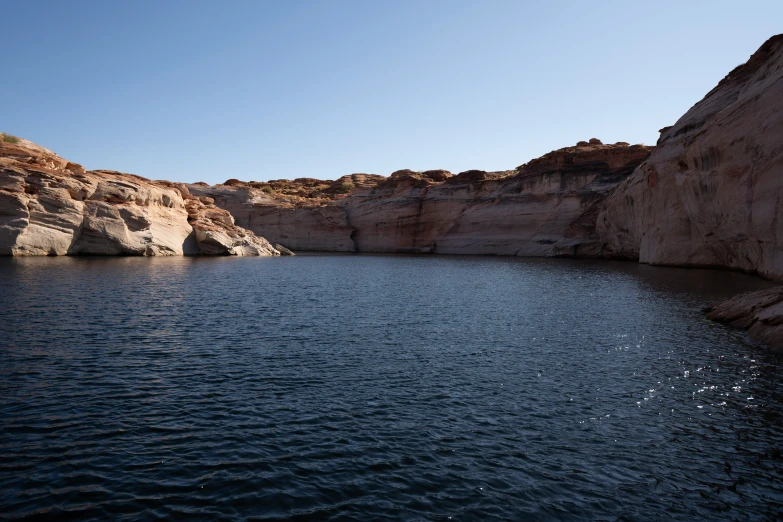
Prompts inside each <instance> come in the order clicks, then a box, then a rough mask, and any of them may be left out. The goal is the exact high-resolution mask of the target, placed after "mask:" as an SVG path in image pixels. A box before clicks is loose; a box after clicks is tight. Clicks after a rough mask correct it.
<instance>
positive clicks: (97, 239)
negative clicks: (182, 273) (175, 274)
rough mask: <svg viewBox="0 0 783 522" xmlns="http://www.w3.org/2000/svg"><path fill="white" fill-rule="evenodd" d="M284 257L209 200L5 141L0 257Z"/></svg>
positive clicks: (1, 145)
mask: <svg viewBox="0 0 783 522" xmlns="http://www.w3.org/2000/svg"><path fill="white" fill-rule="evenodd" d="M199 253H201V254H226V255H278V254H279V253H278V252H277V250H275V249H274V248H273V247H272V246H271V245H270V244H269V243H268V242H267V241H266V240H265V239H263V238H261V237H256V236H255V234H253V233H252V232H249V231H246V230H244V229H242V228H240V227H237V226H236V225H235V224H234V221H233V218H232V216H231V215H230V214H229V213H228V212H227V211H225V210H222V209H219V208H217V207H215V205H214V204H213V202H212V201H211V200H210V199H209V198H201V199H199V198H197V197H195V196H192V195H190V194H189V193H188V192H187V189H186V188H185V187H184V186H180V185H176V184H171V183H167V182H154V181H150V180H147V179H144V178H141V177H139V176H134V175H132V174H121V173H119V172H113V171H90V172H88V171H85V169H84V168H83V167H82V166H81V165H78V164H75V163H72V162H69V161H67V160H65V159H63V158H60V157H59V156H57V155H56V154H54V153H53V152H51V151H49V150H47V149H44V148H43V147H40V146H38V145H35V144H34V143H31V142H29V141H27V140H14V141H13V142H12V143H9V142H5V141H0V255H79V254H93V255H118V254H123V255H195V254H199Z"/></svg>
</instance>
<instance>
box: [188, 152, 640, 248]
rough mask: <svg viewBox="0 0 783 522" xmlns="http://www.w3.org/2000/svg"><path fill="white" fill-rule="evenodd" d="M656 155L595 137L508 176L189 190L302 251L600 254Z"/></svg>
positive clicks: (437, 173)
mask: <svg viewBox="0 0 783 522" xmlns="http://www.w3.org/2000/svg"><path fill="white" fill-rule="evenodd" d="M651 150H652V149H651V147H645V146H642V145H633V146H631V145H628V144H627V143H617V144H613V145H604V144H602V143H601V142H600V141H599V140H597V139H593V140H591V141H590V142H580V143H579V144H577V145H576V146H574V147H566V148H563V149H560V150H557V151H554V152H551V153H549V154H547V155H545V156H543V157H541V158H538V159H535V160H532V161H531V162H529V163H527V164H525V165H522V166H520V167H517V168H516V169H515V170H510V171H503V172H484V171H478V170H472V171H467V172H462V173H460V174H458V175H452V174H451V173H449V172H447V171H443V170H434V171H426V172H414V171H410V170H401V171H397V172H395V173H393V174H392V175H391V176H390V177H389V178H384V177H382V176H373V175H367V174H354V175H351V176H346V177H343V178H341V179H340V180H337V181H334V182H321V183H323V186H322V188H320V189H319V190H313V187H312V186H313V185H314V183H311V182H312V181H315V180H306V179H304V180H294V181H291V182H284V181H282V180H278V181H277V182H270V184H258V183H241V182H239V181H237V180H229V181H228V182H226V183H225V184H223V185H218V186H216V187H209V186H206V185H203V184H196V185H189V186H188V190H189V191H190V192H191V193H193V194H196V195H200V196H207V197H211V198H214V199H215V201H216V203H217V204H218V206H220V207H222V208H225V209H227V210H229V211H230V212H231V213H232V214H233V215H234V217H235V218H236V220H237V223H238V224H239V225H241V226H243V227H245V228H248V229H250V230H253V231H254V232H255V233H256V234H260V235H264V237H267V238H268V239H269V240H270V241H272V242H273V243H280V244H282V245H285V246H286V247H288V248H290V249H292V250H294V251H296V250H322V251H343V252H416V253H442V254H497V255H524V256H551V255H569V256H572V255H599V254H600V251H601V245H600V243H599V242H597V239H598V238H597V236H596V235H595V216H596V215H597V213H598V209H599V205H600V203H601V202H602V201H603V199H604V198H605V197H606V196H607V195H608V194H609V193H610V192H611V191H612V190H613V189H614V188H615V187H616V186H617V184H618V183H620V182H621V181H622V180H623V179H625V178H626V177H627V176H628V175H630V174H631V172H632V171H633V170H634V168H635V167H637V166H638V165H639V164H640V163H642V162H643V161H644V160H645V159H646V158H647V157H648V156H649V154H650V151H651ZM274 186H276V188H273V187H274ZM339 187H348V188H347V190H345V191H343V192H347V193H342V192H341V191H340V190H339ZM330 191H331V192H330Z"/></svg>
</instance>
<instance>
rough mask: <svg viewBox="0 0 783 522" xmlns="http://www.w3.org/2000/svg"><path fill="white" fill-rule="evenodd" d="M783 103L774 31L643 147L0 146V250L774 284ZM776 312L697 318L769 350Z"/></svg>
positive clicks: (781, 262) (781, 55) (781, 330)
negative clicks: (327, 153)
mask: <svg viewBox="0 0 783 522" xmlns="http://www.w3.org/2000/svg"><path fill="white" fill-rule="evenodd" d="M782 109H783V35H778V36H774V37H772V38H771V39H769V40H768V41H767V42H765V43H764V44H763V45H762V46H761V48H760V49H759V50H758V51H757V52H756V53H754V54H753V56H751V58H750V59H749V60H748V62H747V63H745V64H743V65H740V66H739V67H737V68H735V69H734V70H733V71H731V72H730V73H729V74H728V76H726V78H724V79H723V80H722V81H721V82H720V83H719V84H718V85H717V86H716V87H715V88H714V89H713V90H712V91H710V92H709V93H708V94H707V95H706V96H705V98H704V99H703V100H701V101H700V102H699V103H697V104H696V105H694V106H693V107H692V108H691V109H690V110H689V111H688V112H687V113H686V114H685V115H684V116H682V117H681V118H680V119H679V120H678V121H677V122H676V123H675V124H674V125H673V126H671V127H667V128H665V129H662V131H661V136H660V139H659V140H658V143H657V146H656V147H654V148H653V147H647V146H643V145H629V144H628V143H615V144H603V143H601V142H600V141H599V140H597V139H591V140H589V141H585V142H579V143H578V144H576V145H575V146H573V147H566V148H563V149H559V150H556V151H553V152H550V153H549V154H546V155H544V156H542V157H540V158H537V159H534V160H531V161H529V162H528V163H527V164H524V165H521V166H519V167H517V168H516V169H513V170H508V171H502V172H484V171H480V170H470V171H466V172H462V173H459V174H456V175H453V174H451V173H450V172H448V171H444V170H431V171H425V172H415V171H412V170H400V171H397V172H394V173H393V174H392V175H391V176H389V177H384V176H379V175H373V174H352V175H349V176H344V177H342V178H340V179H339V180H336V181H323V180H318V179H312V178H299V179H296V180H293V181H289V180H275V181H270V182H263V183H258V182H252V181H251V182H241V181H239V180H236V179H231V180H228V181H226V182H225V183H223V184H221V185H216V186H209V185H207V184H205V183H194V184H187V185H185V184H178V183H170V182H165V181H150V180H147V179H144V178H141V177H138V176H134V175H131V174H121V173H117V172H112V171H89V172H87V171H85V170H84V169H83V168H82V167H81V166H79V165H76V164H74V163H70V162H68V161H66V160H64V159H62V158H60V157H59V156H57V155H55V154H54V153H52V152H50V151H48V150H46V149H43V148H42V147H39V146H37V145H35V144H33V143H30V142H28V141H25V140H20V141H19V142H18V143H2V142H0V254H5V255H63V254H69V255H71V254H131V255H192V254H211V255H215V254H223V255H278V254H279V253H280V251H283V252H285V253H288V249H291V250H294V251H296V250H309V251H335V252H412V253H443V254H495V255H518V256H570V257H598V258H615V259H629V260H635V261H639V262H642V263H649V264H653V265H668V266H685V267H715V268H729V269H734V270H742V271H747V272H752V273H757V274H759V275H761V276H763V277H766V278H769V279H773V280H783V215H782V214H781V213H782V212H783V205H781V198H783V111H782ZM267 240H269V241H271V242H272V243H274V244H275V245H277V246H278V247H279V248H275V247H273V246H272V245H271V244H270V243H269V242H268V241H267ZM781 303H783V291H780V290H767V291H763V292H757V293H753V294H745V295H743V296H738V297H737V298H734V299H732V300H729V301H727V302H724V303H721V304H719V305H717V306H716V307H714V308H713V310H712V312H711V315H710V316H711V317H712V318H714V319H716V320H721V321H724V322H728V323H730V324H733V325H735V326H738V327H741V328H746V329H749V331H750V333H751V335H754V336H755V337H757V338H760V339H762V340H765V341H767V342H770V343H772V344H773V345H776V346H778V347H783V310H782V309H781V308H783V304H781Z"/></svg>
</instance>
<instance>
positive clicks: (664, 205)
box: [597, 35, 783, 279]
mask: <svg viewBox="0 0 783 522" xmlns="http://www.w3.org/2000/svg"><path fill="white" fill-rule="evenodd" d="M782 201H783V35H779V36H775V37H773V38H771V39H769V40H768V41H767V42H766V43H765V44H764V45H762V47H761V48H760V49H759V50H758V51H757V52H756V53H755V54H753V56H752V57H751V58H750V60H748V62H747V63H745V64H743V65H740V66H739V67H737V68H736V69H734V70H733V71H731V73H729V75H728V76H726V78H724V79H723V81H721V82H720V83H719V84H718V86H716V87H715V88H714V89H713V90H712V91H710V92H709V93H708V94H707V95H706V96H705V97H704V99H703V100H701V101H700V102H699V103H697V104H696V105H695V106H693V108H691V109H690V110H689V111H688V112H687V113H686V114H685V115H684V116H683V117H682V118H680V119H679V120H678V121H677V123H675V124H674V125H673V126H672V127H669V128H666V129H663V130H662V133H661V137H660V140H659V141H658V145H657V147H656V149H655V151H654V152H653V153H652V155H651V156H650V158H649V159H648V160H647V161H645V162H644V163H643V164H642V165H641V166H640V167H639V168H638V169H637V170H636V171H635V172H634V173H633V175H632V176H630V177H629V178H628V179H627V180H625V181H624V182H623V183H622V184H621V185H620V186H619V187H618V188H617V190H616V191H615V192H614V193H613V194H612V195H611V196H610V197H609V198H607V200H606V201H605V202H604V204H603V209H602V211H601V213H600V215H599V216H598V222H597V230H598V233H599V235H600V237H601V240H602V242H603V243H604V255H606V256H609V257H621V258H628V259H638V260H639V261H640V262H642V263H649V264H656V265H674V266H706V267H722V268H731V269H738V270H744V271H749V272H758V273H759V274H760V275H762V276H765V277H768V278H773V279H783V204H782Z"/></svg>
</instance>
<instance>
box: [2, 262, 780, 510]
mask: <svg viewBox="0 0 783 522" xmlns="http://www.w3.org/2000/svg"><path fill="white" fill-rule="evenodd" d="M763 285H764V284H763V283H761V282H760V281H758V280H755V279H753V278H751V277H748V276H744V275H740V274H732V273H728V272H708V271H697V270H682V269H663V268H651V267H645V266H639V265H635V264H631V263H626V264H616V263H599V262H595V263H593V262H574V261H566V260H520V259H503V258H460V257H426V256H423V257H404V256H397V257H394V256H312V257H307V256H301V257H295V258H276V259H274V258H260V259H259V258H247V259H228V258H221V259H199V258H179V259H177V258H172V259H156V258H153V259H144V258H117V259H113V258H93V259H85V258H82V259H75V258H57V259H51V258H44V259H38V258H36V259H0V514H2V517H0V518H10V519H14V518H25V517H31V518H34V519H43V520H67V519H78V520H120V519H126V520H151V519H171V518H187V519H193V520H198V519H203V520H247V519H252V520H256V519H258V520H277V519H296V520H351V519H353V520H376V519H378V520H380V519H388V520H449V519H453V520H491V519H497V520H549V519H552V520H569V519H573V520H584V519H600V520H694V519H701V520H718V519H721V520H733V519H736V520H747V519H765V518H766V519H774V518H775V517H779V516H781V515H780V514H781V512H782V511H783V454H782V453H781V448H782V447H783V422H782V421H783V417H782V415H781V412H783V389H782V388H781V385H780V382H781V378H780V375H781V370H782V369H783V360H781V358H780V357H779V356H776V355H774V354H771V353H769V352H768V351H767V350H765V349H764V348H763V347H761V346H758V345H754V344H753V343H751V342H749V341H747V340H746V339H745V338H744V336H743V334H742V333H741V332H737V331H733V330H730V329H728V328H726V327H724V326H722V325H718V324H715V323H711V322H709V321H707V320H705V319H704V317H703V314H702V313H701V311H700V309H701V308H702V307H703V306H705V305H706V304H709V303H711V302H712V301H714V300H715V299H718V298H720V297H723V296H727V295H731V294H733V293H735V292H738V291H741V290H745V289H752V288H758V287H759V286H763Z"/></svg>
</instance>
